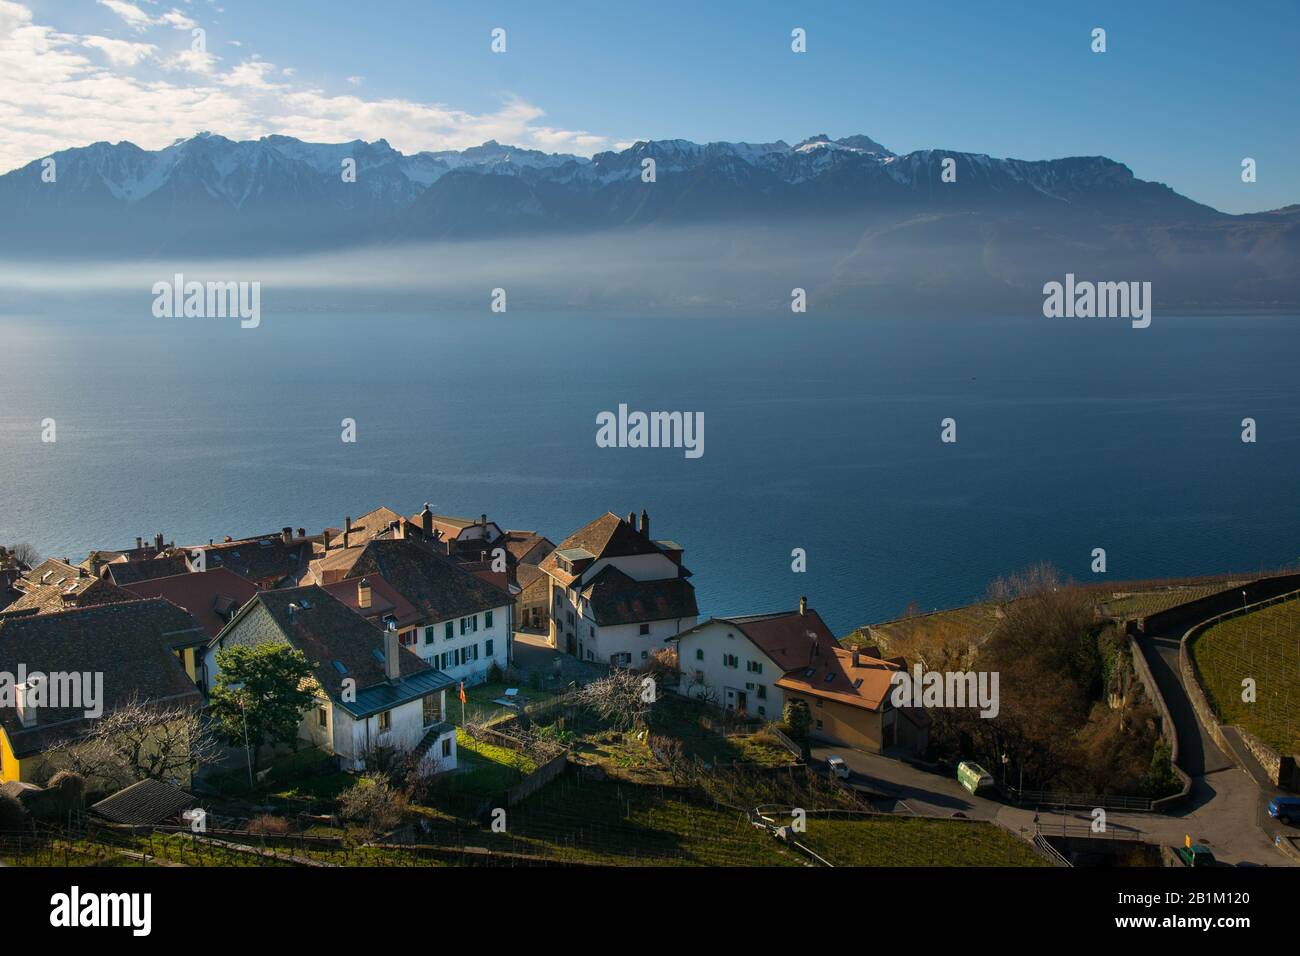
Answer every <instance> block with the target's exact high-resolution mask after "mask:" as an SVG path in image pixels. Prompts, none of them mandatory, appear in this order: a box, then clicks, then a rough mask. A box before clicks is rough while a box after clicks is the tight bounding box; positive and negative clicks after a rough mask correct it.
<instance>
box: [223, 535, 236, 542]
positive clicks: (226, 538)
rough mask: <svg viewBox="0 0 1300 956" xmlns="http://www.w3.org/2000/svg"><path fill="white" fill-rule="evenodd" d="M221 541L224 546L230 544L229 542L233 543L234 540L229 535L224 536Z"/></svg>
mask: <svg viewBox="0 0 1300 956" xmlns="http://www.w3.org/2000/svg"><path fill="white" fill-rule="evenodd" d="M221 540H222V541H224V542H225V543H226V544H230V542H232V541H234V540H235V539H234V538H232V537H231V536H230V535H226V536H225V537H224V538H222V539H221Z"/></svg>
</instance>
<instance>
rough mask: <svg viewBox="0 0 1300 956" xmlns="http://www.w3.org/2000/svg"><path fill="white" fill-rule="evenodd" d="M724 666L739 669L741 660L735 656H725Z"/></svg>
mask: <svg viewBox="0 0 1300 956" xmlns="http://www.w3.org/2000/svg"><path fill="white" fill-rule="evenodd" d="M722 664H723V666H724V667H739V666H740V658H738V657H737V656H736V655H735V654H723V655H722Z"/></svg>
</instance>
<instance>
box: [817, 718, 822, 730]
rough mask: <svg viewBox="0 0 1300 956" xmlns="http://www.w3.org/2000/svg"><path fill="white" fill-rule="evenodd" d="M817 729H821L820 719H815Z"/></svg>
mask: <svg viewBox="0 0 1300 956" xmlns="http://www.w3.org/2000/svg"><path fill="white" fill-rule="evenodd" d="M817 729H818V730H821V729H822V722H821V721H820V720H819V721H817Z"/></svg>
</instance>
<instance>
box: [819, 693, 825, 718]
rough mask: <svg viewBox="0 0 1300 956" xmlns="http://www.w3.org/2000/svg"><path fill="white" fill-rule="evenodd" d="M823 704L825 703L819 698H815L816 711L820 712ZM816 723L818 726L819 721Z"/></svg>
mask: <svg viewBox="0 0 1300 956" xmlns="http://www.w3.org/2000/svg"><path fill="white" fill-rule="evenodd" d="M823 703H825V701H823V700H822V699H821V698H820V697H818V698H817V709H818V710H821V707H822V704H823ZM818 723H819V724H820V723H821V721H818Z"/></svg>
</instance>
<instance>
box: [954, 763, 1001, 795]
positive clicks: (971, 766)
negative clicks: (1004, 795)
mask: <svg viewBox="0 0 1300 956" xmlns="http://www.w3.org/2000/svg"><path fill="white" fill-rule="evenodd" d="M957 782H958V783H960V784H961V785H962V786H963V787H965V788H966V789H967V790H969V791H970V792H971V793H978V792H979V791H980V790H982V789H986V788H988V787H991V786H993V775H992V774H990V773H989V772H988V771H987V770H985V769H984V768H983V767H981V766H980V765H979V764H977V763H973V762H972V761H969V760H963V761H962V762H961V763H959V764H957Z"/></svg>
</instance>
